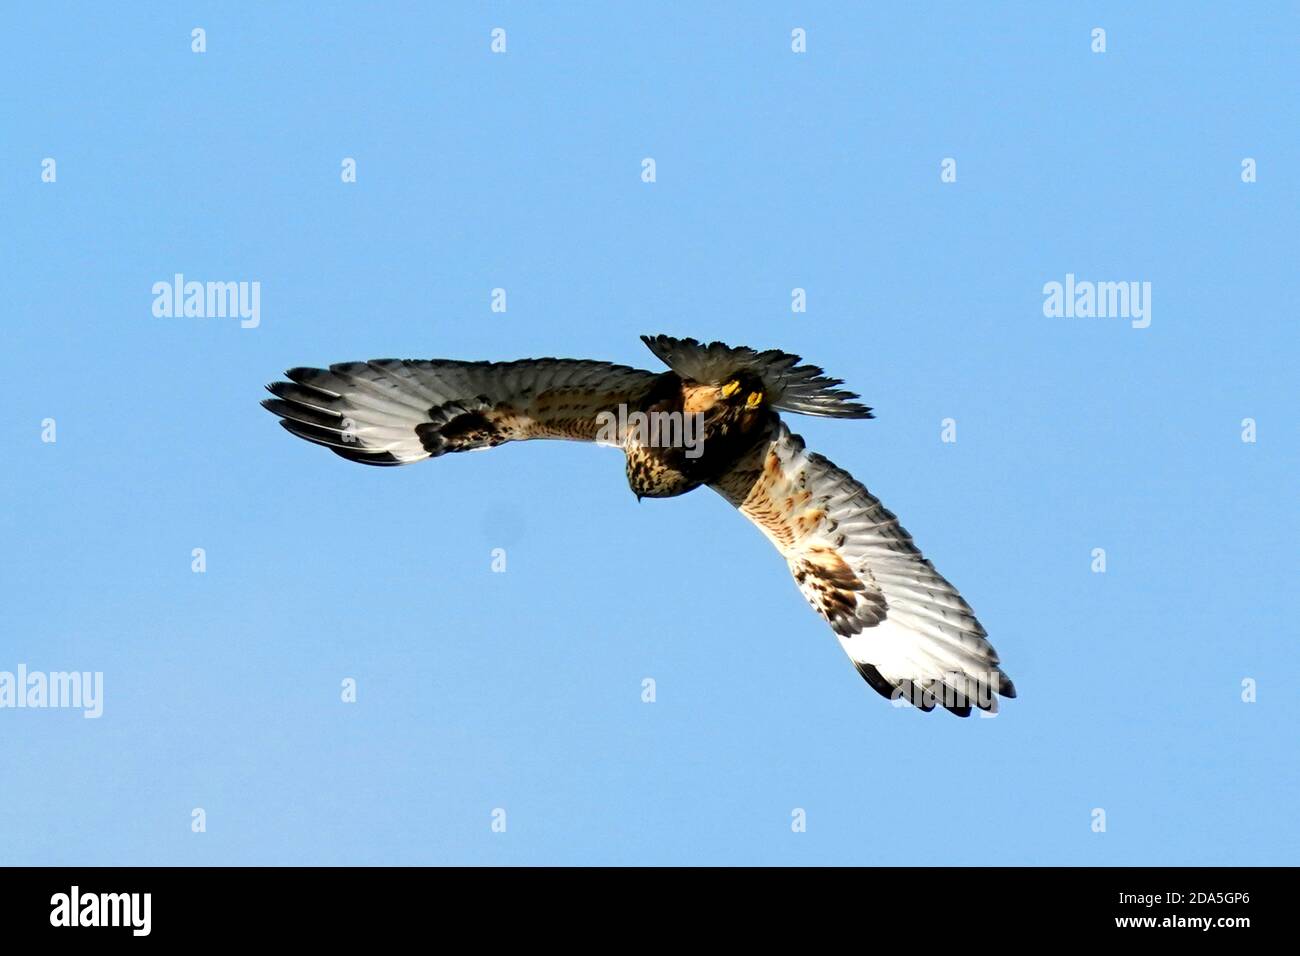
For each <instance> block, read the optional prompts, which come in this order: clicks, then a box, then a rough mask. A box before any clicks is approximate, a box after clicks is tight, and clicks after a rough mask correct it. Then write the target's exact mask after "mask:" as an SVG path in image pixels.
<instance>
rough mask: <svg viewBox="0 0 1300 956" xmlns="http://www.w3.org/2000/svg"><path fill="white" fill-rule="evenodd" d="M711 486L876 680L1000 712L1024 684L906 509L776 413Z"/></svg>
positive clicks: (927, 704) (913, 697) (931, 701)
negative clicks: (903, 523) (907, 519)
mask: <svg viewBox="0 0 1300 956" xmlns="http://www.w3.org/2000/svg"><path fill="white" fill-rule="evenodd" d="M711 487H713V489H714V490H715V491H717V492H718V493H719V494H721V495H722V496H723V497H724V498H726V499H727V500H728V501H730V502H731V503H732V504H733V505H735V506H736V507H737V508H739V509H740V511H741V513H742V514H744V515H745V516H746V517H747V518H749V519H750V520H751V521H752V522H754V524H756V525H758V527H759V529H760V530H761V531H762V532H763V533H764V534H765V535H766V536H767V538H768V539H769V540H770V541H771V542H772V544H774V545H775V546H776V549H777V550H778V551H780V552H781V555H782V557H784V558H785V559H786V562H787V563H788V564H789V566H790V572H791V574H793V575H794V579H795V582H796V583H797V584H798V586H799V590H800V591H802V592H803V595H804V597H805V598H806V599H807V600H808V603H809V604H811V605H812V607H813V609H814V610H815V611H817V612H818V613H819V614H821V616H822V617H824V618H825V619H826V621H827V623H829V624H830V626H831V629H832V630H834V631H835V634H836V636H837V637H838V638H839V642H840V646H842V647H843V648H844V650H845V652H846V653H847V654H848V655H849V658H850V659H851V660H852V661H853V663H854V665H855V666H856V667H857V669H858V672H859V673H860V674H861V675H862V676H863V678H864V679H865V680H866V681H867V683H868V684H870V685H871V687H872V688H873V689H874V690H876V691H877V692H878V693H880V694H881V695H882V696H885V697H905V698H906V699H908V700H909V701H911V702H912V703H914V704H916V705H917V706H918V707H920V708H921V709H923V710H927V711H928V710H932V709H934V707H935V705H936V704H938V705H939V706H942V707H944V708H946V709H947V710H949V711H951V712H952V713H954V714H957V715H958V716H962V717H966V716H969V714H970V712H971V708H972V707H977V708H979V709H981V710H988V711H996V710H997V695H999V694H1001V695H1002V696H1003V697H1014V696H1015V695H1016V692H1015V687H1014V685H1013V684H1012V683H1011V681H1010V679H1008V678H1007V676H1006V674H1004V673H1003V672H1002V670H1001V669H1000V668H999V667H998V656H997V653H996V652H995V651H994V650H993V646H992V645H991V644H990V643H989V641H988V639H987V637H986V636H985V631H984V628H983V627H981V626H980V623H979V621H977V620H976V619H975V615H974V614H973V613H972V612H971V609H970V606H969V605H968V604H967V603H966V602H965V601H964V600H963V599H962V597H961V595H960V594H958V593H957V589H956V588H954V587H953V586H952V585H951V584H949V583H948V582H947V581H946V580H945V579H944V578H943V577H942V576H941V575H940V574H939V573H938V572H937V571H935V570H934V567H933V565H931V564H930V562H929V561H927V560H926V559H925V558H924V557H923V556H922V554H921V552H920V551H919V550H918V549H917V547H916V545H915V544H913V543H912V537H911V535H909V534H908V533H907V532H906V531H904V530H903V528H902V527H900V526H899V523H898V519H897V518H895V517H894V515H893V514H892V513H890V511H889V510H888V509H886V508H885V507H884V506H883V505H881V503H880V502H879V501H878V500H877V499H876V498H875V497H873V496H872V494H871V493H870V492H869V491H867V489H866V488H865V487H863V485H862V484H861V483H860V482H858V481H856V480H855V479H854V478H853V476H852V475H850V474H849V473H848V472H846V471H844V470H843V469H841V468H837V467H836V466H835V465H833V464H832V463H831V462H829V461H827V460H826V459H825V458H823V457H822V456H821V455H818V454H815V453H811V452H808V451H807V450H806V449H805V448H804V443H803V439H802V438H800V437H799V436H798V435H792V434H791V433H790V431H789V429H788V428H786V426H785V424H784V423H782V422H778V423H776V425H775V426H774V428H773V432H772V435H771V438H770V440H769V441H766V442H762V443H760V444H759V445H757V446H756V447H755V449H754V450H753V452H751V453H750V454H749V455H748V456H747V457H746V458H744V459H742V460H741V461H740V462H739V463H738V464H737V466H736V467H735V468H733V469H732V470H731V471H730V472H728V473H727V474H726V475H724V476H723V477H722V478H721V479H719V480H718V481H717V482H716V483H714V484H713V485H712V486H711Z"/></svg>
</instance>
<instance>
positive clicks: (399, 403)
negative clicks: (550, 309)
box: [262, 358, 658, 465]
mask: <svg viewBox="0 0 1300 956" xmlns="http://www.w3.org/2000/svg"><path fill="white" fill-rule="evenodd" d="M285 375H286V376H287V377H288V379H289V381H287V382H274V383H272V384H270V385H268V386H267V389H268V390H269V391H270V392H271V393H272V394H273V395H274V396H275V398H270V399H267V400H265V401H264V402H262V404H263V405H264V406H265V407H266V408H267V409H269V410H270V411H271V412H273V413H274V414H276V415H279V416H280V424H281V425H283V426H284V427H285V428H287V429H288V430H289V431H291V432H292V433H293V434H295V435H297V436H298V437H299V438H304V439H306V440H307V441H310V442H315V443H316V444H318V445H324V446H325V447H326V448H329V449H330V450H331V451H333V452H334V453H335V454H338V455H342V456H343V457H344V458H348V459H350V460H352V461H359V462H363V463H364V464H367V465H404V464H407V463H409V462H413V461H420V460H421V459H423V458H433V457H436V456H438V455H442V454H445V453H447V452H450V451H468V450H472V449H478V448H492V447H495V446H496V445H500V444H502V443H504V442H508V441H524V440H527V439H530V438H565V439H571V440H575V441H597V440H603V439H604V438H605V437H606V436H607V435H608V434H609V432H608V430H606V431H605V432H602V424H603V422H604V419H602V417H601V412H610V413H612V414H614V415H616V414H617V409H618V406H619V405H620V404H623V403H627V404H632V403H635V402H638V401H639V400H640V399H641V398H642V397H643V396H644V395H645V394H646V393H647V392H648V391H649V390H650V388H651V387H652V386H653V385H654V382H655V380H656V379H657V378H658V376H657V375H655V374H654V373H653V372H647V371H642V370H640V369H634V368H629V367H628V366H626V365H611V364H610V363H608V362H592V361H586V360H580V359H554V358H542V359H526V360H524V361H519V362H454V361H448V360H441V359H438V360H432V361H416V360H410V359H407V360H402V359H377V360H374V361H370V362H347V363H343V364H340V365H331V366H330V367H329V368H328V369H319V368H292V369H289V371H287V372H285ZM615 441H617V439H615Z"/></svg>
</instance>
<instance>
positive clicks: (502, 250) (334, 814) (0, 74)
mask: <svg viewBox="0 0 1300 956" xmlns="http://www.w3.org/2000/svg"><path fill="white" fill-rule="evenodd" d="M615 6H616V7H617V9H616V10H614V9H607V7H615ZM754 6H755V5H751V4H744V5H741V4H736V5H733V6H718V5H708V9H707V10H704V9H700V7H701V5H698V4H679V5H677V6H676V7H675V8H668V9H653V8H651V7H648V6H646V5H631V4H619V5H612V4H611V5H606V4H595V3H592V4H564V5H542V4H534V3H528V4H506V3H491V4H468V3H467V4H439V5H432V4H430V5H419V6H416V5H412V6H409V7H401V8H395V9H379V8H378V5H370V4H366V5H364V7H363V5H357V6H356V8H355V9H354V8H351V7H339V6H328V5H327V6H323V7H321V8H320V9H317V8H316V7H315V6H313V7H311V8H310V9H309V8H307V7H305V6H300V5H295V4H275V5H262V4H256V5H255V4H157V5H154V6H144V5H131V6H129V7H127V8H125V9H118V8H111V9H110V8H109V7H107V6H105V7H98V6H93V7H92V6H90V5H82V4H78V5H68V6H61V5H58V4H48V3H42V4H20V5H10V7H9V8H7V9H6V11H5V13H4V22H3V24H2V26H3V29H0V88H2V89H3V91H4V95H3V98H2V99H0V110H3V122H2V126H0V130H2V131H0V217H2V221H3V229H0V243H3V245H2V246H0V262H2V263H3V267H2V268H3V290H4V298H5V303H6V314H5V319H4V333H5V334H4V341H5V358H6V362H5V397H6V401H5V403H4V413H3V428H4V439H5V443H4V445H5V449H6V451H5V456H4V468H3V469H2V470H0V488H3V495H4V508H3V510H2V511H0V534H2V535H3V540H4V544H5V547H4V549H3V550H4V553H5V557H4V559H3V564H4V567H3V575H2V577H0V599H2V600H3V606H4V610H5V613H4V623H3V626H2V629H0V671H15V670H16V668H17V667H18V666H19V665H25V666H26V667H27V668H28V669H29V670H32V671H41V672H56V671H67V670H77V671H88V672H102V674H103V681H104V696H103V715H102V716H101V717H100V718H98V719H85V718H83V716H82V714H81V712H80V711H77V710H71V709H67V710H55V709H45V710H33V709H23V710H17V709H0V737H2V738H3V741H4V747H3V751H4V757H3V771H2V773H0V777H2V779H0V863H60V864H115V863H126V864H144V863H168V864H236V863H254V864H261V863H286V864H287V863H330V864H337V863H358V864H361V863H366V864H375V863H403V864H414V863H474V864H478V863H483V864H490V863H512V864H526V863H566V864H571V863H650V864H662V863H742V864H751V863H813V864H820V863H853V864H857V863H862V864H890V865H895V864H905V863H912V864H916V863H921V864H938V863H957V864H990V863H1003V864H1008V863H1009V864H1030V863H1057V864H1111V863H1118V864H1147V863H1151V864H1209V863H1263V862H1270V863H1296V862H1298V861H1300V853H1298V852H1297V851H1298V850H1300V838H1298V837H1297V827H1296V824H1295V818H1294V812H1295V806H1296V801H1297V797H1298V796H1300V794H1298V793H1297V789H1298V787H1297V783H1298V782H1300V781H1298V771H1297V743H1296V741H1297V734H1296V727H1297V724H1298V722H1300V706H1298V705H1297V692H1296V673H1297V654H1296V640H1297V634H1296V616H1295V613H1294V608H1293V607H1292V606H1291V605H1292V602H1293V599H1294V596H1295V581H1296V572H1297V549H1296V541H1297V536H1298V534H1300V527H1298V524H1300V522H1298V521H1297V511H1296V497H1295V492H1296V473H1297V467H1296V466H1297V463H1298V458H1300V456H1298V455H1297V438H1298V437H1300V436H1297V428H1296V369H1297V351H1298V350H1297V332H1296V302H1297V300H1298V293H1300V288H1298V286H1300V280H1298V273H1300V270H1297V241H1296V221H1297V219H1296V215H1297V209H1298V208H1300V202H1298V201H1297V200H1298V196H1297V177H1296V169H1295V164H1296V161H1297V156H1298V155H1300V126H1298V125H1297V123H1296V117H1297V116H1298V115H1300V109H1298V106H1300V103H1298V97H1297V89H1298V87H1297V80H1298V79H1300V67H1297V63H1300V55H1298V54H1297V37H1298V36H1300V17H1297V15H1296V13H1295V10H1296V8H1295V7H1294V6H1293V5H1289V4H1285V5H1284V4H1277V5H1268V6H1261V7H1259V8H1254V9H1252V10H1250V11H1249V12H1246V11H1242V10H1239V9H1237V8H1235V7H1232V6H1231V5H1205V6H1197V5H1189V4H1179V5H1177V7H1176V8H1175V7H1174V6H1173V5H1170V6H1168V7H1166V8H1164V9H1145V8H1146V7H1147V5H1142V6H1143V8H1144V9H1129V8H1130V7H1131V6H1132V5H1131V4H1083V5H1079V4H1069V5H1064V4H1028V3H1027V4H1022V5H1015V6H1013V7H1010V8H1007V9H1005V10H992V9H988V8H986V6H985V5H983V4H978V5H977V4H966V3H955V4H949V5H942V6H937V7H933V8H928V7H925V6H923V5H912V4H906V5H904V4H899V5H898V7H897V9H896V10H893V11H891V10H890V9H888V7H889V5H887V4H872V5H870V9H862V7H865V6H866V5H859V4H853V5H849V4H844V5H842V8H837V7H836V6H833V5H830V4H821V3H803V4H801V3H785V4H773V5H759V6H761V7H762V9H759V10H755V9H753V7H754ZM195 27H202V28H204V29H205V30H206V52H204V53H201V54H200V53H195V52H192V49H191V44H192V40H191V30H192V29H193V28H195ZM495 27H501V28H503V29H504V30H505V31H506V52H505V53H504V54H494V53H492V51H491V49H490V44H491V42H492V38H491V31H492V30H493V28H495ZM1095 27H1101V28H1104V29H1105V31H1106V51H1105V52H1104V53H1094V52H1093V51H1092V46H1093V44H1094V41H1093V39H1092V35H1091V34H1092V30H1093V28H1095ZM795 28H803V29H804V30H806V36H807V52H806V53H802V54H800V53H795V52H793V51H792V49H791V43H792V40H791V31H792V30H794V29H795ZM647 157H649V158H653V159H654V160H655V172H656V181H655V182H653V183H646V182H643V181H642V161H643V160H644V159H645V158H647ZM47 158H50V159H54V160H55V166H54V167H53V169H54V174H55V177H56V178H55V180H54V181H53V182H44V181H43V173H44V172H45V170H46V167H45V166H43V161H44V160H45V159H47ZM346 158H352V159H354V160H355V162H356V173H357V176H356V180H357V181H356V182H355V183H346V182H343V177H342V168H343V167H342V164H343V162H344V160H345V159H346ZM948 158H951V159H954V160H955V161H956V167H955V169H956V181H955V182H944V181H942V177H941V173H942V172H943V166H942V164H943V161H944V160H945V159H948ZM1247 158H1250V159H1253V160H1255V164H1254V169H1255V178H1256V181H1255V182H1243V165H1242V164H1243V160H1245V159H1247ZM177 273H181V274H183V275H184V276H185V277H186V278H187V279H194V280H200V281H246V282H254V281H256V282H258V283H260V290H261V293H260V294H261V299H260V313H259V320H260V321H259V324H258V325H257V327H256V328H241V327H240V324H239V321H238V320H237V319H231V318H194V317H190V318H185V317H174V318H160V317H156V316H155V315H154V314H153V303H154V297H153V294H152V291H151V290H152V287H153V285H154V283H156V282H160V281H161V282H169V281H171V279H172V277H173V276H174V275H175V274H177ZM1067 275H1074V276H1075V277H1076V280H1077V281H1108V282H1111V281H1113V282H1138V283H1150V290H1151V292H1150V297H1149V299H1147V300H1146V304H1147V305H1149V319H1150V324H1149V326H1148V327H1146V328H1135V327H1134V321H1136V320H1132V321H1131V320H1130V319H1127V318H1100V317H1091V318H1081V317H1074V318H1066V317H1056V316H1047V315H1045V314H1044V300H1045V296H1044V292H1043V289H1044V286H1045V285H1046V284H1047V283H1050V282H1062V283H1064V282H1065V281H1066V276H1067ZM1139 287H1140V286H1139ZM494 288H503V289H505V290H506V293H507V300H506V301H507V311H506V312H504V313H499V312H493V311H492V310H491V308H490V304H491V294H492V290H493V289H494ZM795 288H802V289H805V290H806V294H807V311H806V312H803V313H796V312H793V311H792V308H791V290H792V289H795ZM642 332H667V333H670V334H676V335H691V336H695V337H699V338H705V339H712V338H718V339H722V340H724V341H727V342H730V343H732V344H749V345H753V346H758V347H764V348H767V347H780V348H784V349H787V350H790V351H796V352H799V353H801V354H802V355H804V356H805V357H807V358H808V359H809V360H811V361H813V362H816V363H818V364H820V365H823V366H825V367H826V369H827V370H828V372H830V373H831V374H833V375H835V376H838V377H841V378H844V379H845V380H847V383H848V385H849V386H850V387H852V388H853V389H854V390H856V391H858V392H860V393H861V394H862V395H863V398H864V400H865V401H866V402H867V403H868V404H870V405H872V406H874V408H875V409H876V414H877V419H876V420H875V421H869V422H853V421H820V420H811V419H803V418H800V419H792V420H791V426H792V427H793V428H794V430H795V431H797V432H799V433H801V434H802V435H803V436H804V437H805V438H806V440H807V441H808V443H809V445H810V447H812V448H814V449H816V450H819V451H821V452H823V453H824V454H826V455H827V456H828V457H830V458H831V459H832V460H833V461H835V462H836V463H837V464H839V465H841V466H843V467H845V468H847V469H849V470H850V471H852V472H853V473H854V474H855V475H856V476H858V477H859V478H860V479H862V480H863V481H864V482H865V483H866V484H867V485H868V486H869V487H870V488H871V490H872V491H873V492H874V493H875V494H877V495H878V496H879V497H880V498H881V499H882V500H883V501H884V503H885V504H886V505H887V506H889V507H890V508H891V509H892V510H893V511H895V512H896V513H897V514H898V515H899V517H900V518H901V519H902V521H903V524H904V525H905V526H906V527H907V528H908V529H909V530H910V531H911V532H912V534H913V535H914V536H915V538H916V540H917V542H918V543H919V544H920V546H921V547H922V548H923V549H924V550H925V552H926V554H927V556H929V557H930V558H931V559H932V560H933V561H934V563H935V565H936V567H937V568H938V569H939V570H940V571H941V572H942V573H943V574H944V575H946V576H947V577H948V578H949V579H951V580H952V581H953V582H954V583H955V584H956V585H957V586H958V587H959V588H960V589H961V591H962V593H963V594H964V595H965V596H966V597H967V599H968V600H969V601H970V602H971V604H972V605H973V606H974V608H975V610H976V612H977V613H978V615H979V617H980V619H981V621H982V622H983V624H984V625H985V627H986V628H987V629H988V631H989V634H990V637H991V639H992V640H993V642H994V643H995V645H996V646H997V648H998V650H999V652H1000V653H1001V655H1002V659H1003V661H1004V664H1005V666H1006V669H1007V671H1008V672H1009V673H1010V674H1011V675H1012V677H1013V678H1014V679H1015V681H1016V683H1017V685H1018V687H1019V690H1020V698H1019V699H1018V700H1015V701H1011V702H1009V703H1007V704H1006V705H1005V707H1004V708H1003V712H1002V714H1001V715H999V716H998V717H997V718H995V719H991V720H990V719H978V718H971V719H970V720H957V719H955V718H953V717H950V716H949V715H947V714H945V713H942V712H937V713H933V714H929V715H924V714H921V713H919V712H916V711H913V710H907V709H894V708H892V707H891V706H890V705H889V704H888V703H887V702H885V701H883V700H881V699H880V698H879V697H877V696H876V694H875V693H873V692H872V691H871V690H870V689H869V688H868V687H867V686H866V685H865V684H864V682H863V681H862V680H861V679H860V678H859V677H858V676H857V674H856V673H855V672H854V670H853V668H852V666H851V664H850V663H849V661H848V660H847V659H846V658H845V656H844V654H843V653H842V652H841V650H840V648H839V647H838V646H837V644H836V641H835V640H834V636H833V634H832V633H831V632H830V630H829V629H828V628H827V627H826V625H825V624H824V623H823V622H822V621H821V620H820V619H819V618H817V617H816V616H815V615H814V614H813V613H812V612H811V611H810V610H809V608H808V607H807V606H806V605H805V603H804V602H803V600H802V599H801V597H800V596H799V594H798V592H797V590H796V588H795V586H794V584H793V582H792V581H791V580H790V576H789V573H788V571H787V570H786V567H785V564H784V562H783V561H782V560H781V559H780V557H779V556H778V555H777V554H776V553H775V552H774V551H773V550H772V549H771V548H770V547H769V546H768V545H767V543H766V542H765V541H764V540H763V538H762V537H761V536H760V535H759V533H758V532H757V531H756V530H755V529H754V528H752V527H750V526H749V525H748V523H747V522H746V521H745V520H744V519H743V518H741V517H740V516H739V515H738V514H736V513H735V512H734V511H733V510H732V509H730V508H729V507H727V506H726V505H725V504H724V503H723V502H722V500H721V499H720V498H718V497H717V496H716V495H714V494H712V493H711V492H709V491H707V490H701V491H698V492H695V493H693V494H690V495H687V496H685V497H683V498H679V499H674V500H667V501H651V500H647V501H644V502H642V503H640V504H637V502H636V501H635V499H634V498H633V496H632V494H631V493H630V491H629V490H628V488H627V486H626V483H625V481H624V479H623V474H622V461H621V459H620V457H619V455H618V454H617V452H614V451H611V450H609V449H601V448H593V447H588V446H581V445H576V444H568V443H530V444H519V445H509V446H506V447H504V448H501V449H497V450H495V451H492V452H490V453H487V454H478V455H462V456H448V457H445V458H442V459H440V460H437V461H434V462H426V463H421V464H419V465H414V466H410V467H408V468H396V469H376V468H364V467H361V466H358V465H354V464H351V463H349V462H346V461H344V460H342V459H340V458H336V457H335V456H333V455H330V454H329V453H328V452H325V451H324V450H322V449H318V448H314V447H312V446H310V445H308V444H306V443H304V442H301V441H298V440H296V439H294V438H292V437H291V436H289V435H288V434H286V433H285V432H284V431H283V430H281V429H280V428H279V426H278V425H277V424H276V421H275V419H274V418H273V417H272V416H270V415H268V414H267V413H266V412H265V411H263V410H262V409H261V408H259V407H258V402H259V400H260V399H261V398H263V397H264V394H265V393H264V392H263V391H262V386H263V385H264V384H265V383H266V382H268V381H271V380H273V379H276V378H278V377H280V374H281V372H282V370H283V369H285V368H287V367H290V366H295V365H324V364H328V363H330V362H339V361H348V360H356V359H367V358H381V357H411V358H429V357H445V358H465V359H513V358H523V357H529V356H539V355H559V356H568V357H575V358H599V359H608V360H612V361H617V362H623V363H628V364H637V365H642V366H644V367H648V368H654V367H656V365H657V362H656V360H655V359H654V357H653V356H652V355H651V354H650V353H649V352H648V351H646V350H645V349H644V347H643V346H642V345H641V343H640V342H639V341H638V340H637V334H638V333H642ZM1247 418H1249V419H1253V421H1254V422H1255V428H1256V434H1255V438H1256V440H1255V441H1254V442H1247V441H1243V424H1242V422H1243V420H1244V419H1247ZM46 419H53V420H54V423H55V429H56V430H55V436H54V437H55V438H56V441H54V442H47V441H43V440H42V437H43V431H44V430H45V428H44V426H43V425H42V423H43V421H44V420H46ZM945 419H953V420H954V421H955V423H956V438H957V440H956V441H955V442H944V441H942V440H941V429H942V423H943V421H944V420H945ZM195 548H202V549H204V552H205V555H206V571H205V572H204V573H194V572H193V571H192V557H191V555H192V551H193V549H195ZM494 548H503V549H505V552H506V556H507V570H506V571H505V573H494V572H493V571H492V569H491V562H492V556H491V553H492V550H493V549H494ZM1097 548H1101V549H1104V551H1105V560H1106V567H1105V572H1104V573H1095V572H1094V570H1093V565H1094V560H1095V559H1094V557H1093V552H1094V549H1097ZM348 678H351V679H353V680H355V681H356V686H357V700H356V702H355V703H344V702H343V701H342V700H341V696H342V692H341V684H342V682H343V681H344V680H345V679H348ZM646 678H652V679H653V680H654V681H655V682H656V684H655V686H656V700H655V702H654V703H644V702H643V701H642V682H643V680H644V679H646ZM1247 680H1249V681H1254V682H1255V683H1254V687H1255V694H1256V697H1257V699H1256V701H1255V702H1253V703H1247V702H1244V701H1243V699H1242V696H1243V681H1247ZM196 808H202V810H203V811H204V812H205V815H206V832H202V833H195V832H192V814H193V811H194V810H195V809H196ZM497 808H501V809H504V810H505V812H506V817H505V819H506V830H505V832H504V833H499V832H493V829H492V822H493V811H494V810H495V809H497ZM797 809H802V810H803V811H804V812H805V814H806V821H807V826H806V832H802V833H800V832H794V830H793V829H792V821H793V819H794V818H793V817H792V813H793V812H794V811H795V810H797ZM1096 809H1101V810H1104V812H1105V815H1106V830H1105V832H1104V833H1098V832H1094V829H1093V821H1094V819H1095V815H1094V810H1096Z"/></svg>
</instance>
